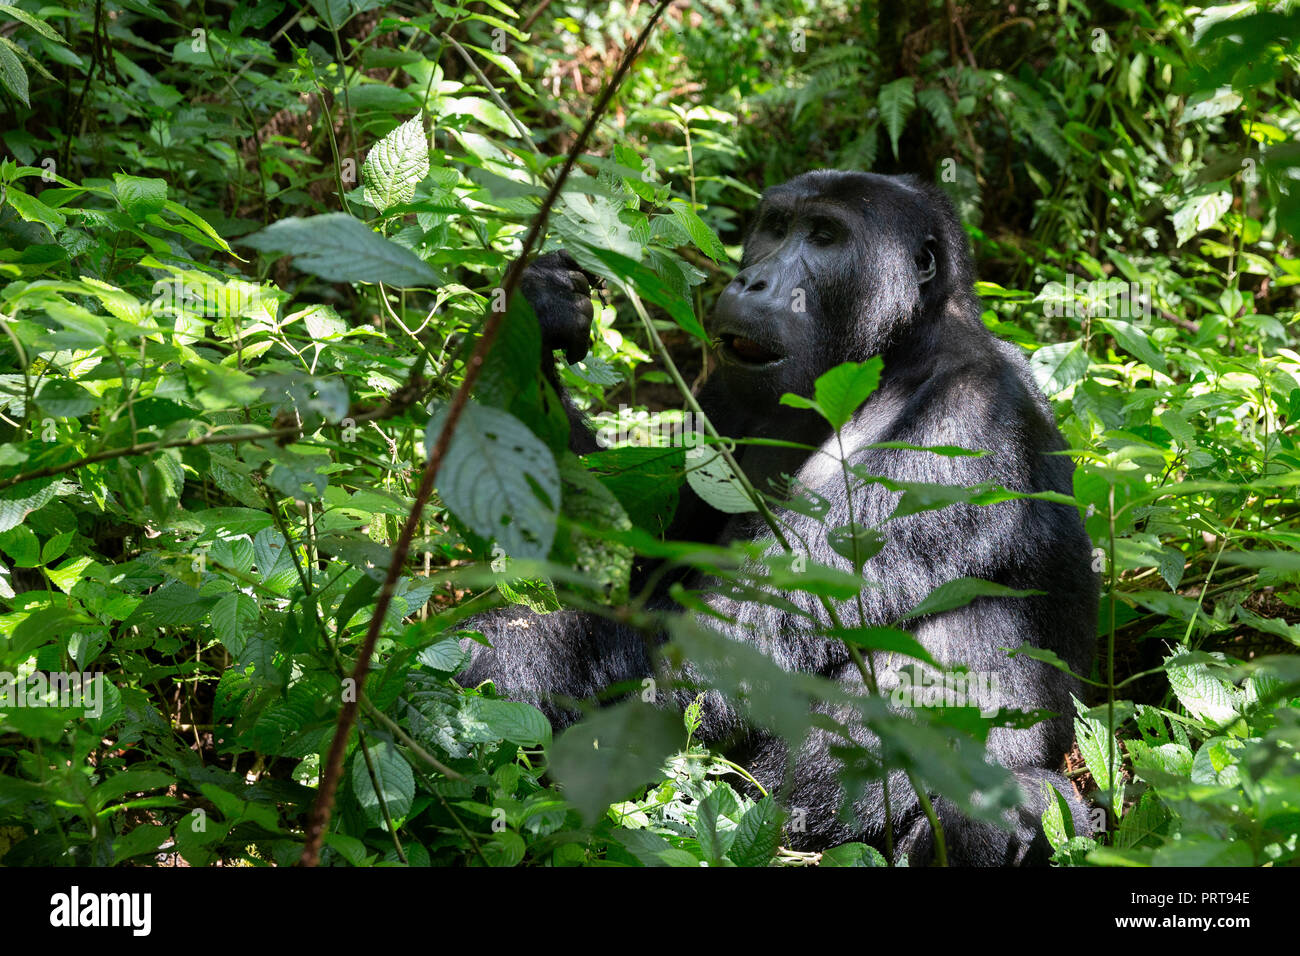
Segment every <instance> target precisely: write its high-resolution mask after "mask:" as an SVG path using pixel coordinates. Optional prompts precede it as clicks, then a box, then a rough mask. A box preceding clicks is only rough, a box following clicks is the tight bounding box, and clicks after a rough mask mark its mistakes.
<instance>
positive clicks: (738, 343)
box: [722, 335, 781, 365]
mask: <svg viewBox="0 0 1300 956" xmlns="http://www.w3.org/2000/svg"><path fill="white" fill-rule="evenodd" d="M722 352H723V355H724V357H725V358H728V359H730V360H731V361H733V362H738V363H740V364H742V365H771V364H772V363H773V362H777V361H780V359H781V356H780V355H779V354H778V353H776V352H773V351H772V350H771V349H769V348H768V347H767V346H765V345H760V344H758V343H757V342H755V341H754V340H753V339H747V338H745V337H744V336H743V335H724V336H722Z"/></svg>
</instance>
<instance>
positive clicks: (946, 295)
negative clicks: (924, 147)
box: [709, 170, 973, 400]
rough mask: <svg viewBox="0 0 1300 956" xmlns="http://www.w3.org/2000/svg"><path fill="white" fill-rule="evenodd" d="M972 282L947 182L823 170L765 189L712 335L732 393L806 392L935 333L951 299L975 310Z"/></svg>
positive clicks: (956, 304)
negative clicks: (828, 375)
mask: <svg viewBox="0 0 1300 956" xmlns="http://www.w3.org/2000/svg"><path fill="white" fill-rule="evenodd" d="M970 289H971V267H970V257H969V255H968V253H967V250H966V237H965V234H964V232H963V231H962V229H961V225H960V224H959V222H958V221H957V218H956V216H955V215H954V213H953V209H952V205H951V204H950V203H949V202H948V199H947V197H946V196H944V194H943V192H942V191H941V190H939V189H936V188H934V187H932V186H928V185H924V184H921V183H919V182H917V181H916V180H914V179H913V178H912V177H910V176H880V175H876V174H874V173H852V172H841V171H837V170H818V171H816V172H811V173H805V174H804V175H802V176H797V177H796V178H794V179H792V180H790V181H789V182H787V183H785V184H783V185H780V186H776V187H774V188H772V189H769V190H768V191H767V192H766V193H765V194H764V195H763V201H762V204H761V205H760V206H759V209H758V212H757V214H756V215H755V218H754V221H753V226H752V227H751V228H750V231H749V233H748V235H747V236H746V238H745V252H744V257H743V258H742V260H741V268H740V271H739V272H738V273H737V275H736V277H735V279H733V280H732V282H731V284H730V285H728V286H727V288H726V289H725V290H724V291H723V293H722V295H721V297H720V298H719V299H718V303H717V306H716V308H715V310H714V313H713V316H712V319H711V321H710V323H709V333H710V335H711V336H712V338H713V339H714V340H715V341H716V342H717V343H718V356H719V360H720V366H721V367H720V374H721V375H722V376H723V379H724V381H725V382H726V383H727V386H728V388H729V390H732V391H734V392H735V393H736V394H746V395H751V396H759V395H761V396H763V397H764V398H767V399H771V400H775V399H777V398H779V397H780V395H781V394H782V393H784V392H797V393H799V394H805V395H806V394H809V393H811V391H812V384H813V382H814V380H816V378H817V377H818V376H819V375H821V374H822V373H823V372H825V371H827V370H828V369H830V368H831V367H832V366H834V365H837V364H839V363H841V362H844V361H846V360H854V361H863V360H865V359H867V358H870V357H871V356H873V355H880V354H882V353H885V352H887V351H888V350H889V349H891V348H893V347H897V346H899V345H900V344H901V342H902V340H903V339H904V338H907V339H909V340H916V339H918V338H924V337H926V336H927V335H929V334H931V333H932V332H933V328H932V326H933V323H934V321H935V320H936V319H937V318H939V317H940V316H942V315H944V314H945V313H947V312H949V308H948V306H949V305H951V306H953V307H954V308H953V309H952V314H954V315H958V314H969V311H970V309H969V307H970V305H971V304H972V302H973V297H972V294H971V291H970ZM963 306H964V307H965V308H963ZM887 364H888V363H887Z"/></svg>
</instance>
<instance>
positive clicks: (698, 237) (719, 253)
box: [672, 202, 727, 262]
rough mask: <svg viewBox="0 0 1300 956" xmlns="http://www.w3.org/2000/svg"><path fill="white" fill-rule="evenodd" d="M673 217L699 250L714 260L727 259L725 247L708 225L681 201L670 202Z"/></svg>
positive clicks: (723, 260) (724, 260) (722, 260)
mask: <svg viewBox="0 0 1300 956" xmlns="http://www.w3.org/2000/svg"><path fill="white" fill-rule="evenodd" d="M672 212H673V218H674V219H676V220H677V222H678V223H680V224H681V227H682V228H683V229H685V230H686V234H687V235H688V236H690V237H691V242H693V243H695V245H696V247H697V248H698V249H699V250H700V252H702V253H704V254H705V255H706V256H708V257H709V258H710V259H712V260H713V261H714V262H726V261H727V249H726V247H725V246H723V244H722V240H720V239H719V238H718V237H717V235H716V234H715V233H714V231H713V230H712V229H710V228H709V227H708V225H707V224H706V223H705V222H704V220H703V219H701V218H700V217H699V216H698V215H696V213H695V211H694V210H693V209H691V208H690V207H689V206H687V205H686V204H685V203H682V202H674V203H673V204H672Z"/></svg>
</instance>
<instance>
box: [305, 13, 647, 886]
mask: <svg viewBox="0 0 1300 956" xmlns="http://www.w3.org/2000/svg"><path fill="white" fill-rule="evenodd" d="M668 3H669V0H660V2H659V3H658V4H657V5H656V6H655V9H654V10H653V12H651V14H650V18H649V20H647V21H646V25H645V27H643V28H642V30H641V32H640V34H638V35H637V38H636V41H635V42H634V43H633V44H632V46H631V47H629V48H628V50H627V52H626V53H624V54H623V59H622V60H621V61H620V62H619V64H618V68H617V69H616V70H615V71H614V75H613V76H612V77H611V78H610V80H609V83H607V84H606V86H605V89H604V90H603V91H602V92H601V95H600V98H599V99H598V100H597V101H596V105H595V106H594V107H593V109H592V111H591V115H590V116H589V117H588V118H587V122H586V124H585V125H584V126H583V128H582V132H581V133H580V134H579V135H578V138H577V140H575V141H574V143H573V146H572V147H570V149H569V152H568V155H567V156H565V159H564V165H563V166H561V167H560V172H559V174H558V175H557V176H556V177H555V182H554V183H553V184H552V185H551V188H550V190H549V191H548V192H547V194H546V198H545V199H544V200H543V201H542V206H541V208H540V209H539V210H538V211H537V215H536V217H534V219H533V224H532V226H531V228H530V229H529V230H528V235H527V237H526V238H525V239H524V243H523V248H522V249H521V250H520V254H519V257H518V258H517V259H515V261H514V262H512V263H511V264H510V267H509V268H508V269H507V270H506V274H505V278H504V280H503V281H502V283H501V284H502V291H503V293H504V294H503V296H502V299H503V300H504V301H503V305H502V308H501V310H500V311H495V310H494V311H491V312H489V313H488V316H487V321H486V322H484V324H483V333H482V335H481V336H480V337H479V340H478V344H477V345H475V347H474V352H473V354H472V355H471V356H470V358H469V362H468V363H467V365H466V367H465V378H464V380H463V381H462V382H461V384H460V388H458V389H457V390H456V394H455V395H454V396H452V399H451V402H450V404H449V405H448V406H447V418H446V421H445V422H444V423H443V426H442V431H441V432H440V433H439V434H438V438H437V440H436V441H435V442H434V444H433V448H432V449H431V450H430V451H429V458H428V460H427V462H426V463H425V467H424V473H423V474H422V475H421V477H420V488H419V490H418V491H417V492H416V495H415V502H414V504H413V505H412V506H411V511H410V514H408V515H407V517H406V524H405V525H404V526H403V527H402V533H401V535H400V536H399V537H398V539H397V541H396V542H395V543H394V545H393V556H392V560H391V561H390V562H389V565H388V573H387V574H386V575H385V576H384V584H383V587H382V588H381V589H380V592H379V598H378V600H377V601H376V603H375V610H374V613H373V614H372V615H371V618H370V626H369V627H368V628H367V630H366V636H365V639H364V640H363V641H362V643H361V649H360V650H359V651H358V653H357V662H356V666H355V668H354V669H353V672H352V679H353V686H354V687H355V688H356V693H355V694H353V695H350V696H349V697H347V698H345V699H344V701H343V705H342V706H341V707H340V708H339V716H338V723H337V724H336V725H335V728H334V739H333V740H332V741H331V742H330V749H329V756H328V758H327V760H326V762H325V772H324V774H323V775H322V776H321V782H320V790H319V791H318V792H317V795H316V802H315V804H314V805H313V806H312V811H311V817H310V819H309V821H308V824H307V840H306V843H305V844H304V845H303V849H302V857H301V859H300V860H299V862H300V863H301V864H302V865H303V866H315V865H316V864H317V863H318V862H319V861H320V848H321V843H322V841H323V840H324V837H325V830H326V828H327V827H328V826H329V820H330V814H331V813H332V811H333V809H334V795H335V792H336V791H337V790H338V784H339V779H340V778H341V777H342V774H343V758H344V754H345V752H346V750H347V742H348V736H349V734H350V733H351V730H352V725H353V724H354V723H355V722H356V717H357V706H358V698H360V696H361V695H362V693H363V692H364V690H363V689H364V687H365V681H366V674H367V673H368V672H369V670H370V659H371V657H372V656H373V654H374V650H375V642H376V641H377V640H378V639H379V632H380V631H381V630H382V628H383V623H384V619H385V617H386V616H387V614H388V607H389V605H390V604H391V603H392V600H393V591H394V589H395V588H396V586H397V581H398V579H399V578H400V577H401V574H402V570H403V568H405V566H406V558H407V555H408V554H409V553H410V549H411V540H412V538H414V537H415V533H416V531H417V530H418V529H419V526H420V521H421V518H422V515H423V513H424V507H425V505H426V504H427V503H428V501H429V497H430V496H431V495H432V494H433V483H434V479H435V478H436V477H437V475H438V469H439V468H440V467H441V466H442V460H443V458H444V457H445V456H446V454H447V448H448V446H449V445H450V444H451V436H452V434H453V433H454V432H455V430H456V425H457V424H458V423H459V422H460V416H461V414H462V413H463V412H464V410H465V405H466V403H467V402H468V401H469V395H470V392H471V391H472V390H473V388H474V385H475V383H476V382H477V381H478V377H479V374H480V372H481V371H482V369H483V363H484V360H485V359H486V358H487V353H488V351H489V350H490V349H491V348H492V343H493V342H494V341H495V340H496V337H497V333H498V332H499V331H500V330H501V323H502V322H503V321H504V319H505V316H506V313H507V311H508V310H509V307H510V298H511V296H512V295H513V294H514V292H515V289H516V288H518V286H519V280H520V277H521V276H522V275H523V271H524V268H525V266H526V265H527V260H528V256H529V254H530V253H531V252H532V249H533V247H534V246H535V245H536V244H537V241H538V240H539V239H540V238H541V236H542V233H543V231H544V230H545V228H546V221H547V218H548V217H549V216H550V212H551V208H552V207H553V206H554V205H555V201H556V199H558V198H559V195H560V190H561V189H562V188H563V187H564V183H565V182H566V181H567V180H568V178H569V173H570V172H571V171H572V170H573V167H574V164H575V163H576V162H577V158H578V156H580V155H581V154H582V151H583V150H584V149H585V148H586V146H587V141H588V140H589V139H590V138H591V134H592V131H593V130H594V129H595V128H596V123H597V122H598V121H599V120H600V117H601V115H602V114H603V113H604V112H605V109H606V108H607V107H608V106H609V103H610V100H612V99H613V97H614V93H615V91H617V89H618V87H619V86H620V84H621V83H622V82H623V78H624V77H625V76H626V75H627V71H628V69H629V67H631V65H632V61H633V60H635V59H636V57H637V55H638V54H639V53H640V52H641V48H642V47H643V46H645V41H646V39H647V38H648V37H649V36H650V31H651V30H653V29H654V26H655V24H656V23H657V22H658V21H659V18H660V17H661V16H662V15H663V12H664V10H666V9H667V8H668Z"/></svg>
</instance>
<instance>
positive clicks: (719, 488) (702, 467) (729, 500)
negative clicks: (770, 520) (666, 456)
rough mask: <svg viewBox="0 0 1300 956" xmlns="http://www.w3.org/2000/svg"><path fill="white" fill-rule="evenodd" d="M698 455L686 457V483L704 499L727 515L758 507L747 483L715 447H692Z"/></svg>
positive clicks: (755, 509)
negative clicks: (740, 478) (750, 495)
mask: <svg viewBox="0 0 1300 956" xmlns="http://www.w3.org/2000/svg"><path fill="white" fill-rule="evenodd" d="M693 451H696V452H698V453H699V457H698V458H694V459H693V458H691V457H690V455H689V454H688V455H687V458H686V483H687V484H688V485H690V486H691V490H692V491H694V492H695V493H696V494H697V495H699V496H700V498H701V500H703V501H704V502H706V503H707V504H709V505H711V506H713V507H714V508H717V509H718V510H719V511H722V512H724V513H726V514H744V513H745V512H748V511H757V510H758V507H757V506H756V505H755V504H754V501H753V499H752V498H750V497H749V495H748V494H747V493H746V491H745V486H744V485H742V484H741V483H740V480H739V479H738V478H737V477H736V476H735V474H734V473H733V472H732V470H731V466H730V465H729V464H727V460H726V459H725V458H723V457H722V455H721V453H720V452H718V450H717V449H715V448H706V447H703V446H701V447H699V448H697V449H693Z"/></svg>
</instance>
